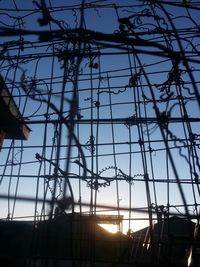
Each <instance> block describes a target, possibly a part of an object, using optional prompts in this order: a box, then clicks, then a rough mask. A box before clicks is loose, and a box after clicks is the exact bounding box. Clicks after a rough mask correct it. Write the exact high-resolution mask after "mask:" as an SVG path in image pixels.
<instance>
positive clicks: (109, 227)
mask: <svg viewBox="0 0 200 267" xmlns="http://www.w3.org/2000/svg"><path fill="white" fill-rule="evenodd" d="M99 226H101V227H102V228H104V229H105V230H106V231H108V232H110V233H113V234H115V233H117V231H118V225H116V224H99Z"/></svg>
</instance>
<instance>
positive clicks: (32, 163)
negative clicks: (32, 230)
mask: <svg viewBox="0 0 200 267" xmlns="http://www.w3.org/2000/svg"><path fill="white" fill-rule="evenodd" d="M42 2H43V1H41V3H40V1H32V2H31V1H30V2H29V1H25V2H23V4H22V1H17V0H16V1H11V0H7V1H5V0H2V1H1V2H0V12H1V20H0V27H1V28H0V30H1V37H0V39H1V41H0V48H1V55H2V57H1V58H2V60H1V65H0V68H1V75H2V76H3V77H4V79H5V81H6V84H7V87H8V88H9V90H10V92H11V93H12V95H13V98H14V100H15V102H16V104H17V105H18V108H19V110H20V111H21V113H22V114H23V117H24V120H25V122H26V123H27V125H28V126H29V127H30V128H31V133H30V136H29V138H28V140H26V141H20V140H14V141H13V140H5V142H4V145H3V148H2V150H1V154H0V171H1V173H2V177H1V186H0V194H4V195H8V196H19V197H20V196H24V195H25V196H29V197H32V198H33V199H34V198H36V197H38V198H39V199H51V197H52V194H55V195H54V197H56V198H57V199H60V198H64V197H70V195H71V192H70V190H69V185H68V184H67V186H66V187H65V185H66V181H70V184H71V187H72V191H73V197H74V201H75V203H76V204H77V205H75V211H76V212H80V211H81V212H84V213H95V212H96V213H106V214H119V215H124V222H123V225H124V229H123V231H124V232H126V231H127V230H128V229H129V228H131V229H132V230H133V231H136V230H138V229H140V228H142V227H144V226H147V225H148V224H149V214H148V212H147V210H148V209H149V210H152V211H153V220H154V221H155V222H156V220H157V217H156V208H157V209H159V207H161V206H162V205H163V206H164V207H165V209H164V210H165V211H167V212H169V214H179V215H181V214H185V212H187V211H188V212H189V213H191V214H192V215H197V210H195V207H198V205H199V185H198V183H195V180H194V179H195V177H196V181H197V180H198V178H199V167H200V164H199V148H200V147H199V146H200V144H199V136H200V134H199V121H198V119H199V102H198V94H199V89H198V84H199V78H198V71H199V60H198V53H199V52H198V51H199V34H198V25H199V16H198V12H199V8H200V7H199V5H198V4H195V3H194V4H192V3H191V4H188V5H186V6H184V7H180V6H179V7H177V6H173V2H171V1H169V3H171V4H172V5H170V4H162V1H159V2H161V4H155V5H149V4H148V1H134V2H133V1H128V0H126V1H120V0H119V1H85V5H84V9H81V1H79V0H77V1H59V4H58V2H57V1H45V3H46V6H44V5H43V6H42ZM175 3H176V2H175ZM177 3H178V2H177ZM39 8H40V10H39ZM42 8H43V9H42ZM41 10H43V12H42V11H41ZM45 12H46V13H45ZM47 14H50V16H51V19H50V20H48V17H47ZM45 19H47V20H48V23H45ZM44 24H45V25H44ZM80 26H82V29H83V31H84V33H85V35H84V36H83V37H82V36H81V38H82V39H81V40H82V41H80V39H79V37H78V33H77V32H78V31H77V29H79V27H80ZM7 28H8V29H9V31H7V30H8V29H7ZM8 33H9V34H8ZM49 33H52V35H50V34H49ZM57 33H58V34H57ZM100 33H101V34H100ZM56 34H57V35H56ZM177 55H178V56H177ZM179 59H180V60H179ZM73 101H74V102H75V104H76V105H74V102H73ZM70 115H71V116H72V117H73V118H74V119H75V122H74V124H73V125H72V126H71V128H70V122H69V116H70ZM183 118H185V121H184V120H183ZM60 119H62V120H64V121H65V120H66V121H65V124H64V123H63V124H62V125H61V124H59V123H56V121H59V120H60ZM192 119H194V120H193V121H192ZM46 121H48V123H46ZM70 131H72V132H71V134H70ZM36 154H37V155H38V156H36ZM55 167H57V168H55ZM57 169H58V172H57V175H58V176H57V180H56V179H55V177H56V170H57ZM84 171H85V172H84ZM62 172H63V173H64V174H65V178H64V177H63V173H62ZM66 177H69V180H68V178H66ZM94 181H96V184H95V183H94ZM108 181H109V182H108ZM97 185H98V186H97ZM95 186H96V187H95ZM54 189H55V191H54ZM85 203H88V207H86V206H84V205H82V204H85ZM185 204H187V205H188V206H187V208H184V205H185ZM0 205H1V215H0V217H1V218H2V219H3V218H7V217H11V218H13V219H16V218H17V217H21V218H22V219H27V218H29V216H30V218H31V216H36V215H48V212H49V209H50V207H49V206H48V204H45V205H44V207H43V206H42V205H41V203H39V202H38V203H37V202H36V201H34V202H30V203H29V202H21V201H19V200H18V199H17V198H16V201H13V199H12V198H9V197H8V199H6V200H5V199H4V200H0ZM106 205H107V206H108V207H109V208H108V209H107V211H105V209H103V208H102V206H106ZM168 207H170V208H169V209H168ZM136 209H139V211H138V210H136ZM144 210H145V212H143V211H144ZM66 212H71V210H66Z"/></svg>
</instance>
